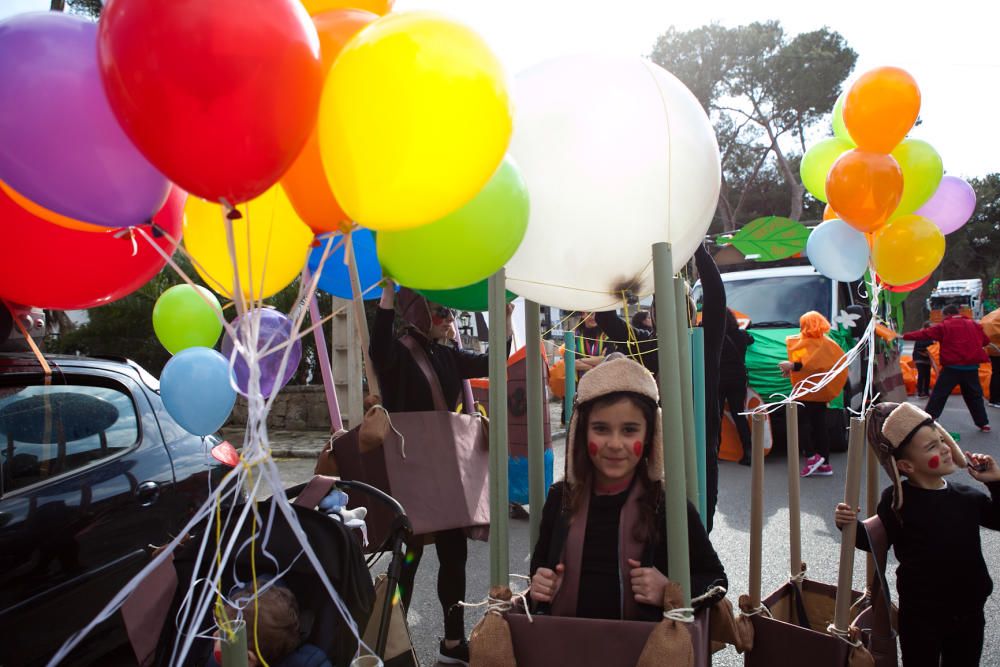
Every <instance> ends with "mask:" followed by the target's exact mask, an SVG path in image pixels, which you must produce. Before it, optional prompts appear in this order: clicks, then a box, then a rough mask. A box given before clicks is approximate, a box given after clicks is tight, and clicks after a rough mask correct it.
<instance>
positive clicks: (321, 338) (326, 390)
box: [302, 268, 344, 433]
mask: <svg viewBox="0 0 1000 667" xmlns="http://www.w3.org/2000/svg"><path fill="white" fill-rule="evenodd" d="M302 280H303V282H306V283H308V282H310V281H311V280H312V274H311V273H310V271H309V269H308V268H307V269H306V270H305V271H304V272H303V274H302ZM309 319H310V321H311V322H312V324H313V326H314V328H313V340H315V341H316V359H317V360H318V361H319V370H320V375H322V377H323V394H324V395H325V396H326V407H327V408H328V409H329V411H330V432H331V433H336V432H337V431H341V430H343V428H344V422H343V420H342V419H341V417H340V404H339V403H338V401H337V389H336V387H335V386H334V384H333V369H332V368H330V348H328V347H327V346H326V334H325V333H324V332H323V325H322V324H321V323H322V321H323V318H322V317H321V316H320V314H319V303H318V302H317V300H316V294H315V293H313V294H312V296H310V297H309Z"/></svg>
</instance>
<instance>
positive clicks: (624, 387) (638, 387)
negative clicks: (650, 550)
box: [566, 355, 663, 484]
mask: <svg viewBox="0 0 1000 667" xmlns="http://www.w3.org/2000/svg"><path fill="white" fill-rule="evenodd" d="M613 357H614V358H613ZM616 392H630V393H633V394H639V395H640V396H645V397H646V398H649V399H650V400H651V401H653V403H654V404H655V405H656V406H657V408H656V424H654V425H653V441H652V448H651V449H650V452H649V461H648V465H647V466H646V468H647V470H648V471H649V479H650V481H653V482H659V481H662V480H663V411H662V410H661V409H660V407H659V403H660V392H659V390H658V388H657V386H656V380H654V379H653V374H652V373H650V372H649V371H648V370H646V368H645V367H643V366H642V365H641V364H638V363H636V362H634V361H632V360H631V359H628V358H626V357H624V356H621V355H609V356H608V359H606V360H605V361H602V362H601V363H600V364H598V365H597V366H595V367H594V368H592V369H591V370H589V371H587V372H586V373H585V374H584V376H583V377H582V378H581V379H580V384H579V385H578V387H577V392H576V399H575V400H574V402H573V415H572V417H570V420H569V433H568V434H567V439H566V443H567V445H566V446H567V447H568V448H572V447H573V446H574V442H575V440H574V439H573V438H574V436H575V435H576V429H577V427H578V426H579V422H580V419H579V414H580V412H579V410H577V408H578V407H579V406H580V405H582V404H584V403H589V402H590V401H593V400H595V399H598V398H601V397H602V396H607V395H608V394H613V393H616ZM566 481H567V482H569V483H570V484H575V483H577V482H578V481H579V480H577V478H576V475H575V474H574V471H573V452H572V451H567V452H566Z"/></svg>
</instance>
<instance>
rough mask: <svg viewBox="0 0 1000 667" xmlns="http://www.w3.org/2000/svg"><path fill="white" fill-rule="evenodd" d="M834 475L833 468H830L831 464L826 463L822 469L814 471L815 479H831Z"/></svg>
mask: <svg viewBox="0 0 1000 667" xmlns="http://www.w3.org/2000/svg"><path fill="white" fill-rule="evenodd" d="M831 475H833V468H831V467H830V464H829V463H824V464H823V465H821V466H820V467H818V468H816V470H814V471H813V474H812V476H813V477H830V476H831Z"/></svg>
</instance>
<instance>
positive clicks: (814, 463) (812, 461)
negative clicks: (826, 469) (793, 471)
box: [799, 454, 832, 477]
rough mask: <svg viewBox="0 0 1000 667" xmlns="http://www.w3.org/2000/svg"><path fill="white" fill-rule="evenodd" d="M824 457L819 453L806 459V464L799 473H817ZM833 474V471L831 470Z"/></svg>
mask: <svg viewBox="0 0 1000 667" xmlns="http://www.w3.org/2000/svg"><path fill="white" fill-rule="evenodd" d="M823 463H824V460H823V457H822V456H820V455H819V454H813V455H812V456H810V457H809V458H807V459H806V464H805V465H804V466H802V471H801V472H800V473H799V476H800V477H809V476H810V475H813V474H815V472H816V471H817V470H818V469H819V468H820V467H821V466H822V465H823ZM831 474H832V471H831Z"/></svg>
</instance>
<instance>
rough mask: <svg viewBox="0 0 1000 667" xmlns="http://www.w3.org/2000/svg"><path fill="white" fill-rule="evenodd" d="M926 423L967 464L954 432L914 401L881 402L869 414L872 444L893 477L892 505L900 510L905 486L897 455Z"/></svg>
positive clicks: (957, 459) (958, 460)
mask: <svg viewBox="0 0 1000 667" xmlns="http://www.w3.org/2000/svg"><path fill="white" fill-rule="evenodd" d="M924 426H930V427H931V428H933V429H935V430H936V431H937V432H938V434H940V436H941V439H942V440H944V442H945V443H947V445H948V447H949V449H951V458H952V460H953V461H954V462H955V464H956V465H958V466H960V467H964V466H965V455H964V454H962V450H961V449H959V447H958V444H957V443H956V442H955V441H954V439H952V437H951V434H950V433H948V431H946V430H944V428H943V427H942V426H941V425H940V424H938V423H937V422H936V421H934V418H933V417H931V416H930V415H929V414H927V413H926V412H924V411H923V410H921V409H920V408H918V407H917V406H915V405H913V404H912V403H879V404H878V405H874V406H872V409H871V411H870V412H869V414H868V444H869V445H870V446H871V447H872V448H873V449H874V450H875V455H876V456H877V457H878V460H879V463H881V464H882V468H883V469H884V470H885V471H886V473H887V474H888V475H889V479H891V480H892V484H893V498H892V507H893V509H894V510H896V511H897V512H898V511H899V510H900V508H902V506H903V486H902V481H901V479H900V475H899V470H898V469H897V467H896V457H897V456H898V455H899V450H900V449H901V448H903V447H905V446H906V445H907V444H908V443H909V442H910V440H912V439H913V436H914V435H915V434H916V432H917V431H919V430H920V429H921V428H922V427H924Z"/></svg>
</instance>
